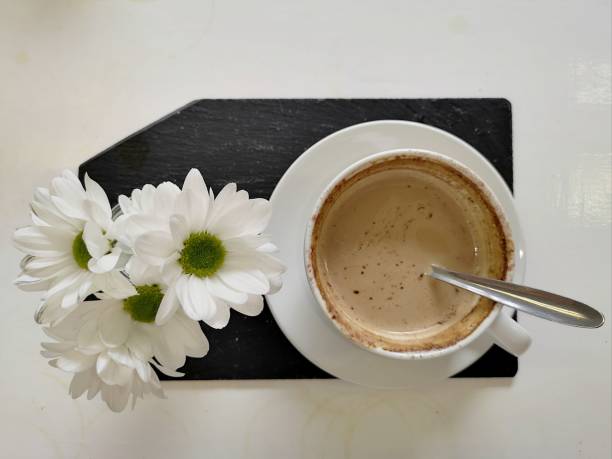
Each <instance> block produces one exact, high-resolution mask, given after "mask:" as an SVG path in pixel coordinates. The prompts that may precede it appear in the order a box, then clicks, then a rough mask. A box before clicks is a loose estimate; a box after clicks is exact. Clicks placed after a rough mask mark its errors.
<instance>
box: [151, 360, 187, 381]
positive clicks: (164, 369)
mask: <svg viewBox="0 0 612 459" xmlns="http://www.w3.org/2000/svg"><path fill="white" fill-rule="evenodd" d="M151 363H152V364H153V366H154V367H155V368H157V369H158V370H159V371H161V372H162V373H163V374H165V375H166V376H170V377H173V378H179V377H181V376H185V373H181V372H179V371H175V370H172V369H171V368H168V367H164V366H163V365H160V364H159V363H157V362H156V361H155V360H152V361H151Z"/></svg>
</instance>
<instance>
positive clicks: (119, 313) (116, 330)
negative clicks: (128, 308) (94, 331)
mask: <svg viewBox="0 0 612 459" xmlns="http://www.w3.org/2000/svg"><path fill="white" fill-rule="evenodd" d="M131 328H132V321H131V319H130V316H129V315H128V314H127V313H126V312H125V311H123V309H122V308H121V307H111V308H108V309H107V310H106V311H104V312H103V313H102V315H101V316H100V339H101V340H102V342H103V343H104V344H105V345H106V346H109V347H116V346H120V345H122V344H123V343H125V342H126V341H127V339H128V336H129V334H130V329H131Z"/></svg>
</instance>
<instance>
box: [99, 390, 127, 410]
mask: <svg viewBox="0 0 612 459" xmlns="http://www.w3.org/2000/svg"><path fill="white" fill-rule="evenodd" d="M101 389H102V400H104V401H105V402H106V404H107V405H108V407H109V408H110V409H111V410H113V411H114V412H115V413H119V412H121V411H123V410H124V409H125V407H126V405H127V402H128V399H129V395H130V390H129V387H128V386H127V385H123V386H110V385H103V386H102V388H101Z"/></svg>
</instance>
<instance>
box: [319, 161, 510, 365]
mask: <svg viewBox="0 0 612 459" xmlns="http://www.w3.org/2000/svg"><path fill="white" fill-rule="evenodd" d="M307 237H308V238H309V240H308V241H307V247H308V248H309V251H308V253H307V265H308V268H309V270H310V274H311V277H312V280H313V282H314V284H315V290H316V293H317V295H318V296H319V297H320V300H322V301H321V302H322V303H323V304H324V308H325V311H326V313H327V314H328V316H329V317H330V318H331V319H332V321H333V322H334V324H335V325H336V326H337V327H338V328H339V329H340V330H341V331H342V332H343V333H344V334H345V335H347V336H348V337H350V338H351V339H352V340H353V341H354V342H356V343H357V344H360V345H362V346H365V347H367V348H374V349H382V350H385V351H390V352H395V353H407V352H408V353H410V352H422V351H429V350H436V349H444V348H448V347H450V346H453V345H454V344H456V343H458V342H459V341H461V340H463V339H465V338H466V337H467V336H469V335H470V334H471V333H472V332H473V331H474V330H475V329H476V328H477V327H478V326H479V325H480V324H481V323H482V322H483V320H484V319H485V318H486V317H487V316H488V315H489V314H490V313H491V311H492V309H493V307H494V303H493V302H492V301H490V300H488V299H485V298H481V297H479V296H477V295H474V294H472V293H469V292H466V291H463V290H460V289H458V288H456V287H453V286H451V285H448V284H444V283H441V282H439V281H436V280H434V279H432V278H429V277H428V276H427V273H428V272H429V270H430V266H431V265H432V264H436V265H440V266H443V267H446V268H448V269H451V270H454V271H460V272H467V273H473V274H476V275H479V276H485V277H490V278H494V279H506V278H507V277H508V274H509V271H510V270H511V265H512V260H513V253H512V252H513V245H512V240H511V237H510V235H509V230H508V228H507V225H506V224H505V222H504V219H503V216H502V215H501V212H500V211H499V210H498V206H497V205H496V203H495V200H494V199H493V197H492V195H491V193H490V192H489V191H488V189H487V188H486V187H485V186H484V185H483V184H482V183H481V182H480V181H479V180H478V179H477V178H475V177H474V176H473V175H472V174H471V173H470V172H469V171H468V170H467V169H465V168H464V167H463V166H461V165H459V164H458V163H456V162H454V161H452V160H450V159H448V158H445V157H443V156H441V155H436V154H429V153H426V152H417V153H410V154H394V155H391V156H383V157H381V158H379V159H375V160H372V161H365V162H364V164H362V165H361V166H360V167H358V168H356V169H355V170H354V171H351V172H350V173H349V174H348V175H346V176H344V177H342V178H341V180H337V181H336V182H335V183H334V184H333V185H332V186H331V187H330V189H328V190H327V191H326V192H325V193H324V195H323V197H322V199H321V200H320V202H319V204H318V206H317V211H316V212H315V215H314V217H313V221H312V224H311V228H310V230H309V232H308V236H307Z"/></svg>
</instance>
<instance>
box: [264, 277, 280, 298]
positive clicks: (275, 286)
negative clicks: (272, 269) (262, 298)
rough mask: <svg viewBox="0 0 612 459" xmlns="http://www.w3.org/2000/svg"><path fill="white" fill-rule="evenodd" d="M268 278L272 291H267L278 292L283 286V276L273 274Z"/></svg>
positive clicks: (270, 292) (269, 293) (270, 293)
mask: <svg viewBox="0 0 612 459" xmlns="http://www.w3.org/2000/svg"><path fill="white" fill-rule="evenodd" d="M268 280H269V281H270V291H269V292H268V293H267V294H268V295H272V294H274V293H276V292H278V291H279V290H280V289H281V287H282V286H283V279H282V277H281V276H273V277H270V278H269V279H268Z"/></svg>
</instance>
